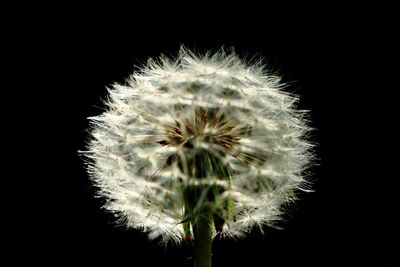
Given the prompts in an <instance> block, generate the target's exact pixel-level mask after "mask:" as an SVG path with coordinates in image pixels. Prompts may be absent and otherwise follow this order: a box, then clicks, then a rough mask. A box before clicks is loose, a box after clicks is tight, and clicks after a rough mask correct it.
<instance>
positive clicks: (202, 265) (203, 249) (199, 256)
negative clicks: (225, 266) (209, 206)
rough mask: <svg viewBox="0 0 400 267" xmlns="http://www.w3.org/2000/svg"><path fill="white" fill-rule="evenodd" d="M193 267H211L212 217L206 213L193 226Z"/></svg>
mask: <svg viewBox="0 0 400 267" xmlns="http://www.w3.org/2000/svg"><path fill="white" fill-rule="evenodd" d="M193 234H194V250H195V252H194V254H195V259H194V260H195V265H194V266H195V267H211V241H212V216H211V213H210V212H208V213H206V214H202V215H201V216H199V217H198V218H197V219H196V223H195V224H194V225H193Z"/></svg>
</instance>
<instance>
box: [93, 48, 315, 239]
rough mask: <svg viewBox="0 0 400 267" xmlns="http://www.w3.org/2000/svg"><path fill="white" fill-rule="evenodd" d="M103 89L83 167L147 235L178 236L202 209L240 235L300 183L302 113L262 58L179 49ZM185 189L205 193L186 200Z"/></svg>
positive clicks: (272, 215) (306, 157)
mask: <svg viewBox="0 0 400 267" xmlns="http://www.w3.org/2000/svg"><path fill="white" fill-rule="evenodd" d="M108 92H109V100H108V102H107V110H106V111H105V112H104V113H103V114H102V115H100V116H97V117H93V118H91V124H92V135H91V136H92V139H91V142H90V144H89V152H88V153H87V156H88V158H89V168H88V170H89V173H90V175H91V178H92V180H93V181H94V183H95V184H96V185H97V187H98V193H99V195H100V196H103V197H104V198H105V199H106V204H105V208H106V209H108V210H109V211H111V212H114V213H115V214H117V215H118V216H119V217H120V218H122V219H123V221H124V222H125V223H126V225H127V226H128V227H132V228H138V229H142V230H144V231H146V232H148V233H149V237H150V238H159V239H160V240H161V242H163V243H167V242H168V241H173V242H176V243H179V242H180V241H181V240H182V238H183V237H184V235H185V232H184V227H183V224H184V222H185V221H187V220H194V218H195V217H196V216H198V215H199V214H201V213H202V212H203V211H204V209H205V208H207V210H211V211H212V213H213V214H214V223H215V233H217V232H218V233H221V234H222V235H226V236H232V237H242V236H245V234H247V233H248V232H249V231H250V230H251V229H252V228H253V227H255V226H258V227H260V229H261V227H262V226H264V225H274V224H275V222H276V221H277V220H278V219H279V217H280V215H281V213H282V207H283V205H284V204H285V203H288V202H290V201H292V200H294V199H295V196H296V192H297V191H298V190H301V189H302V188H303V185H304V184H305V183H306V180H305V178H304V170H305V169H306V168H307V166H308V165H309V162H310V160H311V158H312V152H311V149H310V148H311V147H312V145H311V144H310V143H309V142H308V141H307V138H306V137H307V134H308V132H309V131H310V128H309V127H308V126H307V119H306V118H307V112H306V111H303V110H298V109H297V106H296V103H297V101H298V98H297V96H295V95H293V94H290V93H287V92H285V91H284V90H283V89H282V85H281V84H280V78H279V77H278V76H275V75H272V74H268V72H267V71H266V70H265V67H264V66H262V65H261V64H255V65H251V64H248V63H246V62H244V61H242V60H241V59H240V58H239V57H237V56H236V55H235V54H234V53H226V52H224V51H223V50H221V51H219V52H217V53H215V54H211V53H209V54H206V55H203V56H198V55H195V54H193V53H192V52H190V51H188V50H186V49H184V48H182V49H181V50H180V52H179V55H178V57H177V58H176V59H174V60H172V59H168V58H166V57H160V59H159V60H149V61H148V64H147V65H146V66H145V67H143V68H142V69H141V70H140V71H138V72H136V73H134V74H133V75H131V77H129V79H128V80H127V83H126V84H125V85H119V84H115V85H113V87H112V88H111V89H109V91H108ZM190 188H202V190H200V191H193V190H192V191H190V192H197V193H190V194H189V198H190V196H191V194H192V195H193V194H195V195H196V197H195V199H192V200H191V202H190V205H189V204H188V200H187V198H188V194H187V192H189V191H188V190H189V189H190ZM190 190H191V189H190ZM188 210H190V212H188ZM217 222H218V223H217Z"/></svg>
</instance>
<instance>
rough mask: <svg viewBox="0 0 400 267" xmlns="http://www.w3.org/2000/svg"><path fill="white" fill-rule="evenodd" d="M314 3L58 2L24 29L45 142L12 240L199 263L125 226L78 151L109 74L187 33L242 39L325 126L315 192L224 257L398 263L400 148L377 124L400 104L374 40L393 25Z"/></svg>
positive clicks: (231, 41)
mask: <svg viewBox="0 0 400 267" xmlns="http://www.w3.org/2000/svg"><path fill="white" fill-rule="evenodd" d="M162 8H163V7H162ZM162 8H161V9H160V10H159V11H162ZM303 8H304V9H306V10H308V12H307V13H304V12H303V11H300V10H298V9H297V7H294V8H293V10H291V11H289V10H288V8H287V7H284V8H275V7H272V6H269V7H268V5H267V7H261V6H255V7H252V8H251V9H249V10H247V9H241V8H239V9H238V10H235V11H233V10H228V9H224V8H222V9H220V10H214V9H213V8H211V7H210V8H206V9H205V10H197V11H196V8H189V7H188V9H187V10H186V9H185V10H184V11H183V10H182V11H181V10H169V9H168V10H165V12H163V13H159V12H157V13H156V12H154V11H153V9H152V8H147V9H146V8H144V9H139V8H130V9H128V10H125V12H124V10H118V11H114V10H107V8H105V11H103V12H99V11H98V10H97V9H93V7H90V8H83V9H81V8H78V7H77V8H71V9H64V8H61V7H59V8H57V9H56V10H54V11H52V12H51V13H49V14H46V15H45V16H38V17H33V18H32V19H28V20H27V22H26V24H24V26H23V29H21V31H14V32H13V34H14V36H16V37H18V40H19V42H18V43H19V45H18V46H17V49H18V51H17V53H16V54H18V55H22V57H21V59H20V61H19V62H21V64H22V65H23V66H24V68H25V69H24V70H21V72H20V73H19V76H20V77H21V76H24V73H27V72H29V73H34V75H33V76H34V79H32V81H31V82H32V84H34V87H32V86H30V87H29V88H26V87H25V85H26V83H21V84H20V86H21V87H23V88H26V89H24V90H25V91H23V93H24V96H25V97H24V98H25V99H26V100H27V101H26V102H28V103H27V107H28V112H27V113H26V114H25V116H26V117H25V119H24V120H26V123H27V125H28V124H29V123H31V122H32V118H33V116H35V117H34V118H39V120H37V121H35V124H34V126H33V127H30V128H29V129H30V136H31V137H32V138H33V139H34V140H35V142H33V146H34V148H33V150H31V152H30V157H31V160H30V161H29V163H30V164H32V168H31V169H29V172H30V174H31V175H30V176H29V177H28V178H26V180H27V183H26V185H28V186H27V189H28V191H30V193H31V194H32V195H33V196H32V197H31V198H30V199H29V201H28V202H27V203H25V202H24V205H26V206H28V208H27V209H25V208H23V207H24V206H22V205H19V202H18V201H14V203H15V204H17V203H18V204H17V206H18V209H17V210H20V209H24V212H23V214H24V215H23V217H24V218H23V220H21V221H20V222H19V223H20V224H21V225H19V224H18V226H19V231H20V232H21V234H20V235H18V238H12V242H13V246H12V247H13V248H16V250H17V251H21V250H20V249H21V248H22V249H23V251H26V252H24V253H22V255H26V256H24V257H20V256H17V257H16V258H15V259H16V260H25V259H26V258H28V260H29V261H38V262H43V263H50V264H52V265H55V266H58V265H59V264H60V263H67V264H70V265H77V264H87V265H89V266H92V265H95V264H99V263H107V264H108V265H110V266H176V267H178V266H191V264H192V261H191V259H190V249H189V248H187V247H185V246H183V247H175V246H168V247H166V248H165V247H160V246H158V244H157V243H156V242H151V241H148V239H147V237H146V235H145V234H143V233H140V232H139V231H136V230H127V229H125V228H124V227H118V226H116V225H115V224H114V223H113V220H114V219H113V217H112V215H110V214H108V213H107V212H105V211H104V210H102V209H101V204H102V200H101V199H96V198H94V197H93V195H94V192H95V189H94V188H92V185H91V183H90V181H89V180H88V177H87V174H86V171H85V167H84V163H83V160H82V159H81V158H80V156H79V154H78V152H77V151H78V150H84V149H85V141H86V140H87V139H88V133H87V129H88V120H87V119H86V118H87V117H89V116H94V115H98V114H100V113H101V112H102V111H103V108H104V105H103V104H102V99H105V97H106V87H107V86H110V85H111V84H112V83H114V82H118V83H123V82H124V79H125V78H127V77H128V75H129V74H131V73H132V72H133V71H134V69H135V65H141V64H143V63H144V62H146V60H147V58H148V57H157V56H158V55H159V54H160V53H165V54H172V55H174V54H176V52H177V51H178V50H179V47H180V45H182V44H183V45H185V46H186V47H188V48H190V49H195V50H198V51H200V52H201V51H206V50H209V49H211V50H217V49H219V48H220V47H221V46H224V47H226V48H228V49H229V48H231V47H234V48H235V51H236V52H237V53H238V54H239V55H248V56H252V55H254V54H257V55H259V56H260V57H263V58H265V59H266V61H265V62H266V63H267V65H269V66H270V68H271V69H273V70H277V71H279V73H280V74H281V75H282V77H283V82H290V86H289V87H288V90H290V91H292V92H296V93H297V94H298V95H300V97H301V102H300V108H304V109H309V110H311V119H312V126H313V127H315V128H316V131H315V132H314V136H313V137H312V139H313V140H314V141H315V142H316V143H317V144H318V145H317V147H316V156H317V161H316V163H318V164H317V165H316V166H314V167H313V168H312V169H311V171H312V173H313V175H312V177H311V178H312V180H313V183H314V185H313V189H314V190H315V192H313V193H307V194H300V200H299V201H298V202H297V203H296V204H295V205H294V206H292V207H291V208H290V209H288V214H287V216H286V217H285V220H284V222H282V223H281V225H282V226H283V230H277V229H270V228H265V229H264V235H262V234H261V233H260V232H259V231H254V232H253V233H252V234H251V235H250V236H248V237H247V238H246V239H244V240H239V241H231V240H215V241H214V244H213V249H214V256H213V261H214V266H231V267H234V266H303V265H304V266H327V265H330V264H334V265H337V266H365V265H368V264H371V265H373V266H395V265H394V264H395V263H396V257H395V256H396V255H395V251H396V245H395V243H394V241H396V240H397V243H398V235H397V234H398V231H396V228H395V227H397V225H396V223H395V215H396V212H397V210H398V208H397V206H396V204H395V199H396V189H395V185H394V180H395V179H396V176H395V175H393V174H392V173H390V171H389V168H388V167H386V166H387V165H389V164H390V162H391V161H393V159H394V158H393V157H391V156H389V154H387V152H383V151H382V150H381V148H385V149H386V148H388V145H389V146H391V144H392V143H391V141H390V138H391V136H392V135H391V134H393V132H392V133H391V134H388V135H386V134H383V132H382V131H381V130H380V129H382V128H384V129H385V130H384V131H386V130H389V131H388V132H390V130H391V129H392V128H391V127H389V126H385V125H391V124H387V121H388V120H389V115H385V114H390V113H391V109H392V107H391V105H389V102H390V99H388V98H390V97H388V96H387V92H388V89H387V88H386V89H385V87H376V86H375V84H374V82H373V78H374V76H378V72H380V71H382V68H383V67H384V66H383V65H380V64H377V63H375V62H376V61H377V60H378V59H380V58H381V57H384V52H385V49H386V48H385V47H384V46H382V43H380V46H379V47H378V46H376V45H375V41H376V40H378V39H379V40H384V39H383V35H384V34H385V31H386V30H387V31H389V29H387V28H385V27H380V26H378V25H377V24H376V23H375V22H376V21H375V20H374V19H373V18H372V19H371V16H370V14H374V13H368V12H367V13H366V14H364V13H363V12H364V10H363V9H362V8H360V7H356V8H353V9H350V8H345V7H340V8H333V7H323V8H320V9H319V11H318V12H314V11H313V10H311V9H308V7H303ZM313 8H315V7H313ZM260 9H261V10H260ZM372 9H373V8H372ZM126 11H127V12H126ZM118 12H120V13H118ZM365 12H366V11H365ZM160 14H162V15H160ZM379 75H380V74H379ZM382 79H385V78H382ZM33 99H35V101H33ZM382 101H386V102H385V103H386V104H385V103H382ZM382 111H383V112H382ZM381 112H382V113H381ZM33 114H34V115H33ZM385 137H386V138H385ZM36 151H37V152H38V153H37V152H36ZM32 170H33V171H32ZM21 171H22V170H21ZM32 173H34V174H35V175H32ZM31 186H32V187H31ZM31 188H32V190H30V189H31ZM33 188H35V189H33ZM32 192H33V193H32ZM31 194H29V195H31ZM21 202H22V201H21ZM17 213H19V212H18V211H17ZM12 223H13V222H12ZM13 224H17V223H13ZM20 255H21V254H20ZM397 263H398V261H397ZM391 264H393V265H391Z"/></svg>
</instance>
